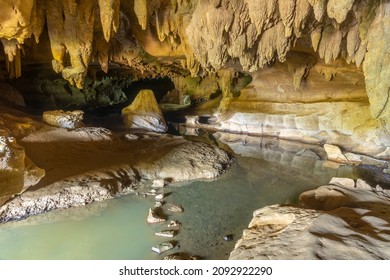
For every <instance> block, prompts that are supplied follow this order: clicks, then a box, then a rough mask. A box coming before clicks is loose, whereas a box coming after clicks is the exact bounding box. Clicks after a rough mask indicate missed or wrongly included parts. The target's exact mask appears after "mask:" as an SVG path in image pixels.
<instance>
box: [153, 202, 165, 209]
mask: <svg viewBox="0 0 390 280" xmlns="http://www.w3.org/2000/svg"><path fill="white" fill-rule="evenodd" d="M162 206H163V203H162V201H156V203H155V204H154V208H160V207H162Z"/></svg>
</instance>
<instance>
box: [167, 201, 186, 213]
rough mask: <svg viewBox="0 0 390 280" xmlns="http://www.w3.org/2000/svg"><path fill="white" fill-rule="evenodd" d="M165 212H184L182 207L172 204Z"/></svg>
mask: <svg viewBox="0 0 390 280" xmlns="http://www.w3.org/2000/svg"><path fill="white" fill-rule="evenodd" d="M167 206H168V208H167V210H168V211H169V212H173V213H182V212H183V211H184V209H183V206H181V205H177V204H174V203H169V204H168V205H167Z"/></svg>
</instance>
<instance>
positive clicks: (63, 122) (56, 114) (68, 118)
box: [43, 110, 84, 129]
mask: <svg viewBox="0 0 390 280" xmlns="http://www.w3.org/2000/svg"><path fill="white" fill-rule="evenodd" d="M83 119H84V112H83V111H80V110H77V111H69V112H64V111H62V110H57V111H46V112H44V113H43V121H44V122H45V123H47V124H50V125H52V126H55V127H62V128H67V129H75V128H79V127H80V126H82V125H83Z"/></svg>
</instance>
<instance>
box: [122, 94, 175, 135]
mask: <svg viewBox="0 0 390 280" xmlns="http://www.w3.org/2000/svg"><path fill="white" fill-rule="evenodd" d="M122 116H123V119H124V121H125V123H126V125H127V126H128V127H129V128H140V129H146V130H149V131H154V132H160V133H163V132H166V131H167V130H168V126H167V124H166V123H165V120H164V116H163V114H162V112H161V109H160V107H159V106H158V103H157V100H156V98H155V96H154V93H153V91H151V90H141V91H140V92H139V93H138V95H137V97H136V98H135V100H134V101H133V103H132V104H131V105H130V106H128V107H126V108H124V109H123V110H122Z"/></svg>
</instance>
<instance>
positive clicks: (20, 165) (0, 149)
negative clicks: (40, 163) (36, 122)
mask: <svg viewBox="0 0 390 280" xmlns="http://www.w3.org/2000/svg"><path fill="white" fill-rule="evenodd" d="M43 176H45V170H43V169H41V168H39V167H37V166H36V165H35V164H34V163H32V162H31V160H30V159H29V158H28V157H27V156H26V154H25V152H24V148H23V147H22V146H19V145H18V144H17V143H16V140H15V138H13V137H4V136H0V198H4V197H7V196H9V195H13V194H15V193H21V192H23V191H24V190H25V189H27V188H28V187H30V186H34V185H35V184H37V183H38V182H39V181H40V180H41V178H42V177H43Z"/></svg>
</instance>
